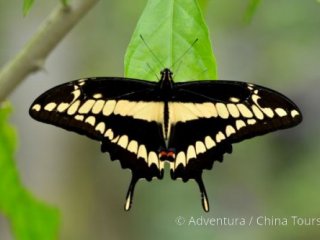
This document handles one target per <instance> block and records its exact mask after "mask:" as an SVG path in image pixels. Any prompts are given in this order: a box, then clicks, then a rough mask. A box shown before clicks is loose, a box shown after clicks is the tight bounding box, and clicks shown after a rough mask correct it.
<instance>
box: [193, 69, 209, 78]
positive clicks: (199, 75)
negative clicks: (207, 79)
mask: <svg viewBox="0 0 320 240" xmlns="http://www.w3.org/2000/svg"><path fill="white" fill-rule="evenodd" d="M207 71H208V69H207V68H206V69H205V70H203V71H202V72H200V73H199V74H198V75H197V77H196V79H198V78H200V77H201V75H202V74H203V73H205V72H207Z"/></svg>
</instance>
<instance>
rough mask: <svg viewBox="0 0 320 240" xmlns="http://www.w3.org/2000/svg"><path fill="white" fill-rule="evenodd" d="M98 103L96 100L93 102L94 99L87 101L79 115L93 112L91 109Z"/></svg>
mask: <svg viewBox="0 0 320 240" xmlns="http://www.w3.org/2000/svg"><path fill="white" fill-rule="evenodd" d="M95 102H96V101H95V100H93V99H88V100H86V101H85V102H84V103H83V104H82V105H81V107H80V109H79V113H81V114H84V113H85V114H86V113H88V112H89V111H90V110H91V108H92V106H93V104H94V103H95Z"/></svg>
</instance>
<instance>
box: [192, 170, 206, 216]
mask: <svg viewBox="0 0 320 240" xmlns="http://www.w3.org/2000/svg"><path fill="white" fill-rule="evenodd" d="M195 181H196V182H197V183H198V186H199V189H200V193H201V203H202V207H203V210H204V211H205V212H209V200H208V196H207V192H206V188H205V186H204V184H203V181H202V177H201V176H199V177H197V178H195Z"/></svg>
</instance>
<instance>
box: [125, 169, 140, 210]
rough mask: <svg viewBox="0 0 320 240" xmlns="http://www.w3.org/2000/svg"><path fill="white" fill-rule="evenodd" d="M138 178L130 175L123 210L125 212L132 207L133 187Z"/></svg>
mask: <svg viewBox="0 0 320 240" xmlns="http://www.w3.org/2000/svg"><path fill="white" fill-rule="evenodd" d="M138 180H139V178H138V177H137V176H135V175H134V174H132V178H131V182H130V185H129V188H128V192H127V196H126V203H125V205H124V209H125V210H126V211H129V210H130V208H131V205H132V199H133V193H134V187H135V186H136V183H137V182H138Z"/></svg>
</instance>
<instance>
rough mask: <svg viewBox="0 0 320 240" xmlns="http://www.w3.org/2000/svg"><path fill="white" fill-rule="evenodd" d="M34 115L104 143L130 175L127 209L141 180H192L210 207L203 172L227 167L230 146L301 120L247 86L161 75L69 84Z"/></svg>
mask: <svg viewBox="0 0 320 240" xmlns="http://www.w3.org/2000/svg"><path fill="white" fill-rule="evenodd" d="M30 115H31V116H32V117H33V118H34V119H36V120H38V121H41V122H45V123H50V124H53V125H56V126H59V127H62V128H64V129H66V130H69V131H74V132H77V133H79V134H83V135H86V136H88V137H90V138H92V139H95V140H98V141H100V142H101V143H102V145H101V150H102V152H109V154H110V156H111V159H112V160H115V159H118V160H120V163H121V166H122V167H123V168H130V169H131V171H132V180H131V183H130V186H129V189H128V193H127V198H126V203H125V210H129V209H130V207H131V203H132V197H133V192H134V187H135V184H136V183H137V181H138V180H139V179H140V178H145V179H147V180H148V181H151V180H152V179H153V178H158V179H162V178H163V171H164V163H165V162H167V163H169V165H170V173H171V177H172V179H177V178H181V179H182V180H183V181H184V182H186V181H188V180H189V179H194V180H195V181H196V182H197V183H198V185H199V188H200V192H201V197H202V206H203V209H204V210H205V211H209V202H208V198H207V194H206V190H205V187H204V184H203V182H202V170H203V169H211V168H212V166H213V162H214V161H219V162H222V160H223V154H224V153H231V152H232V145H231V144H232V143H236V142H240V141H242V140H244V139H248V138H252V137H254V136H258V135H262V134H265V133H268V132H271V131H275V130H277V129H283V128H289V127H292V126H295V125H297V124H298V123H300V122H301V121H302V115H301V112H300V111H299V109H298V108H297V106H296V105H295V104H294V103H293V102H292V101H291V100H289V99H288V98H287V97H285V96H283V95H282V94H280V93H278V92H276V91H273V90H271V89H268V88H265V87H261V86H258V85H253V84H250V83H246V82H235V81H190V82H182V83H174V82H173V79H172V72H171V71H170V70H169V69H167V68H166V69H164V70H163V71H162V72H161V79H160V81H159V82H158V83H154V82H149V81H144V80H138V79H130V78H117V77H99V78H88V79H81V80H76V81H72V82H69V83H65V84H62V85H60V86H57V87H54V88H52V89H50V90H49V91H47V92H45V93H44V94H42V95H41V96H40V97H39V98H37V99H36V100H35V102H34V103H33V104H32V106H31V108H30Z"/></svg>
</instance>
